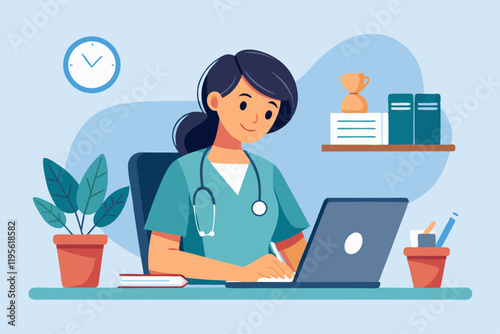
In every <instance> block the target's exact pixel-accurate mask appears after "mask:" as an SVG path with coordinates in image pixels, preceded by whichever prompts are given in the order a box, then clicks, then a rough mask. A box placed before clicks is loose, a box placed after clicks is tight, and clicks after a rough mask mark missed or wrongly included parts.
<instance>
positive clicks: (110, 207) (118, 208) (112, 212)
mask: <svg viewBox="0 0 500 334" xmlns="http://www.w3.org/2000/svg"><path fill="white" fill-rule="evenodd" d="M128 190H129V187H124V188H121V189H118V190H117V191H115V192H114V193H112V194H111V195H109V197H108V198H106V200H105V201H104V203H102V205H101V207H100V208H99V210H97V212H96V213H95V215H94V225H95V226H98V227H104V226H107V225H109V224H111V223H112V222H114V221H115V220H116V218H118V216H119V215H120V213H121V212H122V210H123V207H124V206H125V203H126V202H127V197H128Z"/></svg>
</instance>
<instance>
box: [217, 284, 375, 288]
mask: <svg viewBox="0 0 500 334" xmlns="http://www.w3.org/2000/svg"><path fill="white" fill-rule="evenodd" d="M378 287H380V282H303V283H300V282H226V288H245V289H247V288H259V289H261V288H262V289H290V288H293V289H311V288H313V289H314V288H316V289H318V288H319V289H325V288H333V289H335V288H336V289H375V288H378Z"/></svg>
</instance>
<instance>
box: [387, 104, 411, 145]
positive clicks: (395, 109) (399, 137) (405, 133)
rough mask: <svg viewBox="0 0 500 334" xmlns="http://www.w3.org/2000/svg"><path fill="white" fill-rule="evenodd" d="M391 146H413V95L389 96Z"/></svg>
mask: <svg viewBox="0 0 500 334" xmlns="http://www.w3.org/2000/svg"><path fill="white" fill-rule="evenodd" d="M388 102H389V111H388V112H389V144H391V145H411V144H413V94H389V96H388Z"/></svg>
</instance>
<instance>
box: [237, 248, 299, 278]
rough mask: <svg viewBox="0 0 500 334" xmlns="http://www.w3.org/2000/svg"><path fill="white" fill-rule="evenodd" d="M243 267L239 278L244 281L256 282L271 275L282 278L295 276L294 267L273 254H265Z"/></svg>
mask: <svg viewBox="0 0 500 334" xmlns="http://www.w3.org/2000/svg"><path fill="white" fill-rule="evenodd" d="M241 269H242V270H241V275H240V276H241V277H240V279H239V280H240V281H242V282H256V281H257V280H258V279H259V278H262V277H268V278H269V277H271V276H273V277H280V278H285V277H289V278H292V277H293V271H292V269H291V268H290V267H289V266H288V265H286V264H285V263H283V262H281V261H280V260H278V258H276V256H274V255H272V254H267V255H264V256H263V257H261V258H259V259H257V260H255V261H253V262H252V263H250V264H249V265H246V266H244V267H241Z"/></svg>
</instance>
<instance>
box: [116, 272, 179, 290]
mask: <svg viewBox="0 0 500 334" xmlns="http://www.w3.org/2000/svg"><path fill="white" fill-rule="evenodd" d="M120 276H121V278H122V280H121V283H120V286H118V287H119V288H183V287H184V286H186V284H187V283H188V282H187V280H186V278H184V276H182V275H169V274H164V275H142V274H120Z"/></svg>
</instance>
